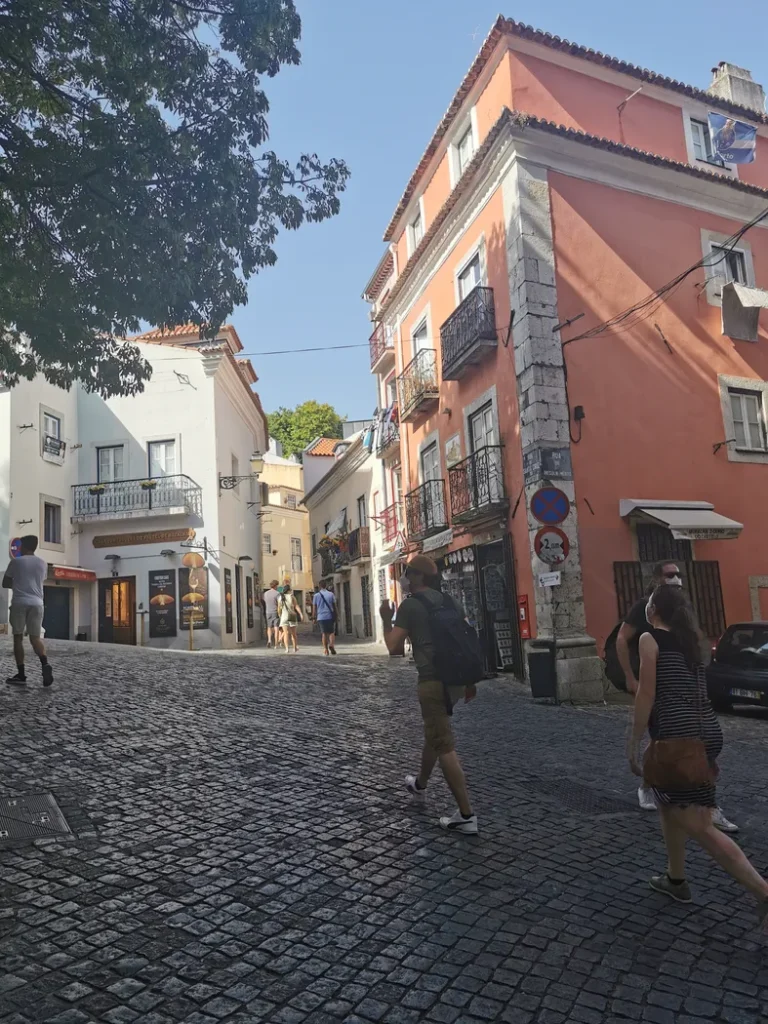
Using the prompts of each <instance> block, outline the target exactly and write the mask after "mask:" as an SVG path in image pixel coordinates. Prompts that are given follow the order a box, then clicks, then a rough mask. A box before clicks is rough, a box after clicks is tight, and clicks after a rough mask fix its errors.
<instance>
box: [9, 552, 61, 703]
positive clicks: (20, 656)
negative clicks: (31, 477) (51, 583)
mask: <svg viewBox="0 0 768 1024" xmlns="http://www.w3.org/2000/svg"><path fill="white" fill-rule="evenodd" d="M35 551H37V537H33V536H32V535H29V536H27V537H22V538H21V554H20V555H19V557H18V558H12V559H11V560H10V562H9V563H8V568H7V569H6V570H5V575H4V576H3V586H4V587H5V588H6V589H7V590H13V596H12V598H11V609H10V615H9V618H10V623H11V630H12V632H13V654H14V657H15V658H16V675H15V676H9V677H8V679H6V682H7V683H8V684H9V685H10V686H26V684H27V675H26V669H25V666H24V633H26V634H27V636H28V637H29V642H30V644H31V645H32V650H33V651H34V652H35V654H36V655H37V656H38V658H39V659H40V666H41V668H42V671H43V686H50V685H51V684H52V683H53V669H52V668H51V666H50V665H49V664H48V657H47V655H46V652H45V644H44V643H43V641H42V637H41V634H42V631H43V611H44V600H43V581H44V580H45V578H46V576H47V575H48V563H47V562H46V561H45V560H44V559H42V558H39V557H38V556H37V555H36V554H35Z"/></svg>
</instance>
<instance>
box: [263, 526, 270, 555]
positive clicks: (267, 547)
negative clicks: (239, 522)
mask: <svg viewBox="0 0 768 1024" xmlns="http://www.w3.org/2000/svg"><path fill="white" fill-rule="evenodd" d="M261 551H262V554H264V555H271V554H272V534H271V533H265V532H264V531H263V530H262V533H261Z"/></svg>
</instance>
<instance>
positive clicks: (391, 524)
mask: <svg viewBox="0 0 768 1024" xmlns="http://www.w3.org/2000/svg"><path fill="white" fill-rule="evenodd" d="M379 524H380V525H381V531H382V534H383V536H384V543H385V544H391V543H392V542H393V541H394V540H396V539H397V532H398V530H399V529H400V524H401V519H400V509H399V508H398V505H397V503H395V504H394V505H388V506H387V507H386V508H385V509H384V511H383V512H382V513H381V515H380V516H379Z"/></svg>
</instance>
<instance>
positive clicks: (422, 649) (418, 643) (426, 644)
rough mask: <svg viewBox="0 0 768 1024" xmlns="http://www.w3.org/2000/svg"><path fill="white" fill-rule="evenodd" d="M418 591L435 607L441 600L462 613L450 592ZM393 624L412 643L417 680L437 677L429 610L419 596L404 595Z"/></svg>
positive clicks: (462, 610) (424, 680) (421, 681)
mask: <svg viewBox="0 0 768 1024" xmlns="http://www.w3.org/2000/svg"><path fill="white" fill-rule="evenodd" d="M419 593H420V595H424V597H426V599H427V600H428V601H429V602H430V604H433V605H434V606H435V607H436V608H437V607H439V606H440V604H441V602H445V604H446V605H449V606H451V605H452V606H453V607H454V608H455V609H456V611H457V612H458V613H459V614H460V615H461V616H463V615H464V609H463V608H462V607H461V605H460V604H458V603H457V602H456V601H454V599H453V598H452V597H451V596H450V594H441V593H439V591H437V590H421V591H419ZM395 625H396V626H399V627H400V628H401V629H404V630H405V631H406V633H407V634H408V636H409V638H410V641H411V644H412V645H413V660H414V661H415V662H416V668H417V670H418V673H419V682H420V683H423V682H426V681H427V680H431V679H437V674H436V672H435V665H434V660H433V650H432V631H431V630H430V628H429V612H428V611H427V609H426V608H425V607H424V605H423V604H421V598H420V599H419V600H417V599H416V598H415V597H406V599H405V600H404V601H403V603H402V604H401V605H400V607H399V608H398V609H397V616H396V617H395Z"/></svg>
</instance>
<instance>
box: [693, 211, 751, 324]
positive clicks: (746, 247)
mask: <svg viewBox="0 0 768 1024" xmlns="http://www.w3.org/2000/svg"><path fill="white" fill-rule="evenodd" d="M727 241H728V236H727V235H723V234H721V233H720V232H718V231H708V230H707V229H706V228H702V229H701V254H702V256H703V257H704V259H706V260H707V263H706V264H705V265H704V273H705V275H706V281H707V284H706V289H705V290H706V293H707V302H708V303H709V304H710V306H722V304H723V286H724V285H725V283H726V278H725V276H724V275H723V274H722V273H721V272H720V267H719V265H718V264H717V263H714V264H713V263H712V262H711V260H712V246H713V245H715V246H720V247H722V246H724V245H725V244H726V242H727ZM729 248H733V250H734V252H738V253H740V254H741V255H742V257H743V258H744V271H745V273H746V276H747V279H746V281H745V282H744V283H745V284H746V286H747V288H754V287H755V265H754V262H753V260H752V247H751V245H750V244H749V242H747V241H745V240H744V239H743V238H742V239H740V240H739V244H738V245H735V246H729Z"/></svg>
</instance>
